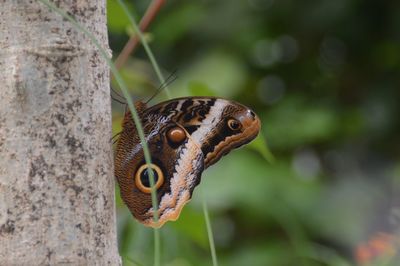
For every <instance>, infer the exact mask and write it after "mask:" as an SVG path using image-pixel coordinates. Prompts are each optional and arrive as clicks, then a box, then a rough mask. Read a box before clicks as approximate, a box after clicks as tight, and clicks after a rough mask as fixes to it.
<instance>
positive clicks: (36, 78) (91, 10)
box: [0, 0, 120, 265]
mask: <svg viewBox="0 0 400 266" xmlns="http://www.w3.org/2000/svg"><path fill="white" fill-rule="evenodd" d="M57 3H58V5H59V6H60V7H61V8H62V9H64V10H65V11H67V12H68V13H69V14H71V15H72V16H73V17H74V18H75V19H76V20H78V21H79V22H80V23H81V24H82V25H83V26H84V27H85V28H87V29H88V30H89V31H91V32H92V33H93V34H94V35H95V36H96V37H97V38H98V40H100V42H101V43H103V44H104V47H106V48H107V47H108V46H107V28H106V16H105V14H106V10H105V0H75V1H72V0H69V1H57ZM0 34H1V35H0V82H1V89H0V158H1V159H0V265H59V264H62V265H64V264H71V265H87V264H89V265H93V264H96V265H98V264H100V265H118V264H120V258H119V255H118V250H117V240H116V228H115V227H116V224H115V205H114V177H113V164H112V149H111V142H110V138H111V108H110V96H109V70H108V67H107V65H106V62H105V61H104V60H103V58H101V56H100V54H99V52H98V51H97V49H96V48H95V47H94V46H93V45H92V43H91V42H90V40H89V39H88V38H87V37H86V36H85V35H84V34H83V33H82V32H80V31H78V30H77V29H75V28H74V27H73V26H72V25H71V24H70V23H69V22H68V21H67V20H65V19H63V18H62V17H61V16H60V15H59V14H57V13H55V12H53V11H51V10H49V9H48V8H47V7H45V6H44V5H43V4H41V3H40V2H39V1H28V0H18V1H17V0H2V1H0Z"/></svg>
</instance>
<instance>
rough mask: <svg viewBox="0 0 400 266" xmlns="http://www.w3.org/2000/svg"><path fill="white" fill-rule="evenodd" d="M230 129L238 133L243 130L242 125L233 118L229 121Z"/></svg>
mask: <svg viewBox="0 0 400 266" xmlns="http://www.w3.org/2000/svg"><path fill="white" fill-rule="evenodd" d="M228 127H229V128H230V129H232V130H233V131H236V130H239V129H241V128H242V124H241V123H240V122H239V121H237V120H236V119H233V118H231V119H229V120H228Z"/></svg>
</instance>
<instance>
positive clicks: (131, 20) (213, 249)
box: [118, 0, 218, 266]
mask: <svg viewBox="0 0 400 266" xmlns="http://www.w3.org/2000/svg"><path fill="white" fill-rule="evenodd" d="M118 3H119V4H120V5H121V7H122V9H123V10H124V12H125V14H126V15H127V16H128V18H129V20H130V22H131V24H132V27H133V28H134V30H135V31H136V34H138V37H139V39H140V41H141V42H142V44H143V47H144V49H145V50H146V53H147V56H148V57H149V59H150V61H151V63H152V65H153V68H154V71H155V72H156V74H157V76H158V78H159V80H160V83H161V84H165V79H164V77H163V75H162V73H161V71H160V67H159V66H158V64H157V61H156V60H155V58H154V55H153V53H152V52H151V49H150V47H149V45H148V44H147V42H146V40H145V38H144V37H143V34H142V32H141V31H140V29H139V26H138V25H137V23H136V21H135V19H134V18H133V16H132V15H131V14H130V12H129V10H128V8H127V7H126V5H125V4H124V2H123V1H122V0H118ZM165 90H166V94H167V97H168V98H169V99H170V98H171V96H170V93H169V90H168V88H167V86H165ZM203 212H204V218H205V220H206V226H207V233H208V240H209V243H210V249H211V257H212V260H213V265H214V266H217V265H218V262H217V255H216V254H217V253H216V250H215V245H214V236H213V232H212V228H211V223H210V218H209V214H208V208H207V203H206V201H205V200H204V201H203ZM157 235H158V231H157V230H156V231H155V232H154V241H155V245H156V246H155V249H156V251H157V247H158V248H159V246H157V245H159V241H160V240H159V238H158V237H157ZM156 254H159V250H158V252H157V253H156Z"/></svg>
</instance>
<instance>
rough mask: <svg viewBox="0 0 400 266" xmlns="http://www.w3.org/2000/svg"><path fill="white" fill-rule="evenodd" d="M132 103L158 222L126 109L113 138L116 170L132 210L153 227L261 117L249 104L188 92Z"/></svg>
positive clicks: (172, 214) (252, 132)
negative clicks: (142, 136)
mask: <svg viewBox="0 0 400 266" xmlns="http://www.w3.org/2000/svg"><path fill="white" fill-rule="evenodd" d="M137 107H139V108H138V109H139V115H140V118H141V121H142V125H143V127H144V133H145V136H146V142H147V144H148V147H149V149H150V153H151V157H152V163H153V164H152V165H151V168H153V170H154V171H153V172H154V173H156V175H157V178H156V179H157V180H156V181H157V182H156V188H157V202H158V208H157V209H158V216H159V221H158V222H157V223H155V222H154V221H153V215H154V210H153V207H152V204H151V194H150V190H149V189H148V187H149V182H148V181H147V179H148V177H147V175H146V171H145V169H146V168H147V167H148V165H147V164H146V162H145V160H144V156H143V150H142V148H143V147H142V145H141V143H140V140H139V137H138V134H137V130H136V127H135V125H134V123H133V121H132V118H131V114H130V113H129V112H127V114H126V115H125V119H124V123H123V131H122V133H121V135H120V139H119V141H118V146H117V150H116V160H115V161H116V162H115V174H116V177H117V180H118V182H119V184H120V188H121V196H122V198H123V200H124V201H125V203H126V204H127V205H128V207H129V209H130V211H131V212H132V214H133V215H134V216H135V217H136V218H137V219H138V220H139V221H140V222H142V223H144V224H145V225H149V226H153V227H159V226H161V225H163V224H164V223H165V222H166V221H168V220H176V219H177V218H178V216H179V214H180V211H181V210H182V208H183V206H184V205H185V204H186V203H187V202H188V201H189V200H190V198H191V196H192V192H193V189H194V188H195V186H197V185H198V184H199V182H200V178H201V173H202V172H203V170H204V168H207V167H209V166H210V165H212V164H214V163H216V162H217V161H218V160H219V159H220V158H221V157H222V156H223V155H225V154H227V153H228V152H229V151H231V150H232V149H234V148H237V147H239V146H241V145H243V144H246V143H248V142H250V141H251V140H252V139H254V138H255V137H256V136H257V134H258V132H259V130H260V121H259V119H258V118H257V116H256V115H255V114H254V113H253V112H252V111H251V110H250V109H248V108H247V107H245V106H243V105H241V104H238V103H235V102H232V101H227V100H223V99H218V98H208V97H189V98H180V99H174V100H170V101H167V102H163V103H160V104H157V105H155V106H152V107H150V108H147V109H146V107H145V106H143V105H142V104H140V105H137ZM143 166H145V167H143ZM160 180H161V181H160ZM145 183H146V184H145ZM143 184H145V185H144V186H143ZM146 185H147V186H146ZM146 187H147V189H146Z"/></svg>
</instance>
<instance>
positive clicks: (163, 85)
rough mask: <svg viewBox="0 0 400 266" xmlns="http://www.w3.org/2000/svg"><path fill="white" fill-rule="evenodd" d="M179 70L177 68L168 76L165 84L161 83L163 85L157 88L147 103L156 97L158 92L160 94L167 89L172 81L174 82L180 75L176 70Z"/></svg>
mask: <svg viewBox="0 0 400 266" xmlns="http://www.w3.org/2000/svg"><path fill="white" fill-rule="evenodd" d="M177 71H178V70H177V69H175V70H174V71H172V73H171V74H170V75H169V76H168V77H167V79H166V80H165V82H164V83H163V84H161V86H160V87H159V88H158V89H157V91H156V92H155V93H154V94H153V96H151V97H150V99H148V100H147V101H146V102H145V103H146V104H147V103H149V102H150V101H151V100H153V99H154V97H156V96H157V95H158V94H160V92H161V91H162V90H163V89H165V88H166V87H168V86H169V85H170V84H171V83H172V82H174V81H175V80H176V79H177V78H178V76H177V75H176V72H177Z"/></svg>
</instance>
